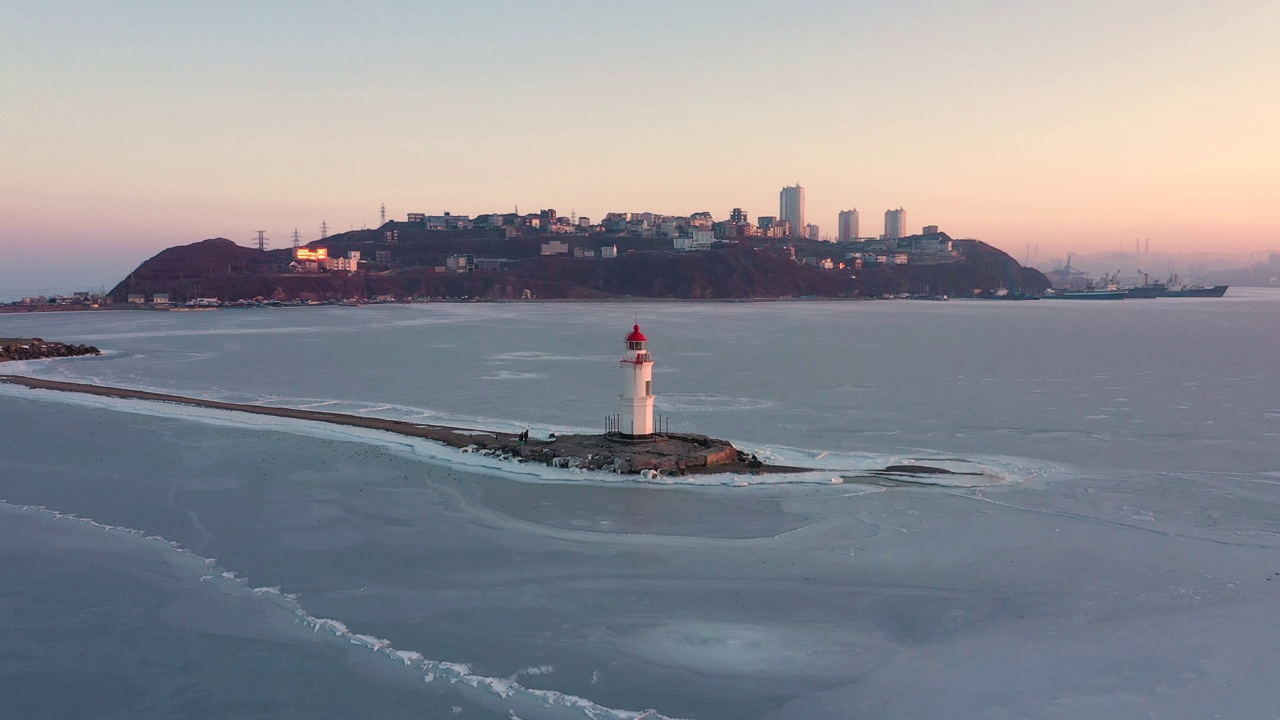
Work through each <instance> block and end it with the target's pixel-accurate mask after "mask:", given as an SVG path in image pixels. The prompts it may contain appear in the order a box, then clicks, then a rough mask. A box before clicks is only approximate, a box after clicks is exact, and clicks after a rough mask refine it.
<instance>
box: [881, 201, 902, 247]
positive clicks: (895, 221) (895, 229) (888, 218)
mask: <svg viewBox="0 0 1280 720" xmlns="http://www.w3.org/2000/svg"><path fill="white" fill-rule="evenodd" d="M906 227H907V211H906V210H903V209H902V208H898V209H897V210H885V211H884V237H885V239H886V240H897V239H898V238H901V237H905V236H906Z"/></svg>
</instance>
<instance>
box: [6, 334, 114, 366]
mask: <svg viewBox="0 0 1280 720" xmlns="http://www.w3.org/2000/svg"><path fill="white" fill-rule="evenodd" d="M101 354H102V351H101V350H99V349H98V348H96V347H94V346H92V345H68V344H67V343H60V342H46V341H45V340H44V339H42V338H0V362H5V361H7V360H45V359H48V358H61V357H80V356H82V355H101Z"/></svg>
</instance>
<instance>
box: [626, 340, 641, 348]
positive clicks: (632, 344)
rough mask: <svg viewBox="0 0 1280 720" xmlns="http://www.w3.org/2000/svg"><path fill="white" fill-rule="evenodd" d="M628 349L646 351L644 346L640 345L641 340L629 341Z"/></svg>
mask: <svg viewBox="0 0 1280 720" xmlns="http://www.w3.org/2000/svg"><path fill="white" fill-rule="evenodd" d="M627 349H628V350H643V349H644V345H642V344H641V343H640V341H639V340H631V341H629V342H628V343H627Z"/></svg>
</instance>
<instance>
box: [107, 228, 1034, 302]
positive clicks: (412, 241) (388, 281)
mask: <svg viewBox="0 0 1280 720" xmlns="http://www.w3.org/2000/svg"><path fill="white" fill-rule="evenodd" d="M546 212H548V211H544V214H545V213H546ZM549 212H550V214H551V217H552V218H554V217H555V216H554V212H553V211H549ZM644 215H649V214H644ZM697 215H705V218H698V217H697ZM537 217H538V216H534V218H537ZM628 217H630V214H628ZM654 217H656V218H660V219H658V220H656V221H654V222H650V220H649V219H645V218H642V219H640V220H639V221H637V220H635V219H634V218H632V219H625V220H622V221H621V222H618V220H621V219H615V218H613V217H612V216H611V217H610V218H608V219H607V220H606V223H602V224H600V225H590V224H588V225H582V224H580V223H575V224H568V223H566V224H562V225H560V226H559V227H562V228H566V230H565V231H549V230H548V229H547V228H546V227H541V226H540V225H541V224H540V223H531V224H525V225H521V224H519V223H518V222H516V223H514V224H509V225H493V224H491V223H492V222H493V221H489V222H483V223H482V222H478V221H479V220H480V219H479V218H477V219H475V220H473V219H471V218H462V217H457V216H451V215H446V216H440V218H437V219H431V220H417V219H411V220H410V221H406V222H388V223H386V224H385V225H383V226H382V227H381V228H378V229H376V230H358V231H353V232H348V233H342V234H338V235H334V236H332V237H328V238H324V239H322V240H317V241H313V242H311V243H308V244H306V245H299V246H298V247H296V248H293V249H279V250H259V249H257V248H249V247H243V246H240V245H237V244H235V243H234V242H232V241H230V240H226V239H222V238H216V239H210V240H204V241H201V242H197V243H192V244H190V245H183V246H178V247H172V248H169V249H167V250H164V251H163V252H161V253H159V254H158V255H156V256H155V257H153V258H151V259H150V260H147V261H146V262H144V263H142V264H141V265H140V266H139V267H138V268H137V269H136V270H134V272H133V273H131V274H130V275H129V276H128V277H126V278H125V279H124V280H123V281H121V282H120V283H119V284H118V285H117V286H116V287H115V288H114V289H113V290H112V291H111V293H110V295H111V299H112V300H113V301H114V302H117V303H132V304H135V305H148V306H155V305H161V306H163V305H176V304H217V303H228V302H252V301H296V300H307V301H340V300H360V301H365V300H408V299H415V298H419V299H420V298H476V299H511V300H517V299H566V298H567V299H606V298H620V297H641V298H675V299H735V298H741V299H749V298H779V297H807V296H817V297H880V296H883V295H886V294H899V293H912V294H934V295H941V294H947V295H951V296H960V295H969V294H971V293H972V292H973V291H974V290H978V289H982V290H995V289H997V288H1002V287H1003V288H1008V289H1011V290H1016V291H1022V292H1039V291H1041V290H1043V289H1044V288H1046V287H1048V282H1047V280H1046V279H1045V277H1044V276H1043V275H1042V274H1040V273H1039V272H1038V271H1036V270H1033V269H1030V268H1024V267H1022V266H1020V265H1019V264H1018V263H1017V262H1016V261H1015V260H1014V259H1013V258H1011V257H1009V256H1008V255H1007V254H1005V253H1003V252H1001V251H1000V250H997V249H995V248H993V247H991V246H989V245H986V244H985V243H981V242H978V241H974V240H952V239H951V238H950V237H949V236H947V235H946V234H945V233H941V232H938V231H937V228H926V230H928V231H929V232H927V233H922V234H920V235H915V236H908V237H904V238H892V239H890V238H883V237H882V238H877V239H862V240H858V239H853V240H848V241H843V242H823V241H818V240H816V239H799V238H789V237H785V236H778V234H777V233H765V234H760V233H759V231H758V229H757V230H756V232H753V233H748V232H744V231H743V228H742V226H741V225H742V224H741V223H739V224H735V223H713V222H711V219H710V215H709V214H695V216H693V217H691V218H682V219H681V220H683V222H684V223H687V224H679V225H671V224H669V221H668V220H666V219H665V218H662V216H654ZM411 218H413V216H411ZM700 221H705V222H704V223H703V222H700ZM694 223H699V224H705V225H706V227H705V229H704V228H703V227H699V226H698V225H696V224H694ZM726 225H728V227H726ZM553 227H554V225H553ZM753 227H754V226H753Z"/></svg>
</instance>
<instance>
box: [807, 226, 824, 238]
mask: <svg viewBox="0 0 1280 720" xmlns="http://www.w3.org/2000/svg"><path fill="white" fill-rule="evenodd" d="M804 236H805V238H806V239H809V240H813V241H815V242H817V241H818V240H821V239H822V235H821V233H820V232H819V229H818V226H817V225H805V226H804Z"/></svg>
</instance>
